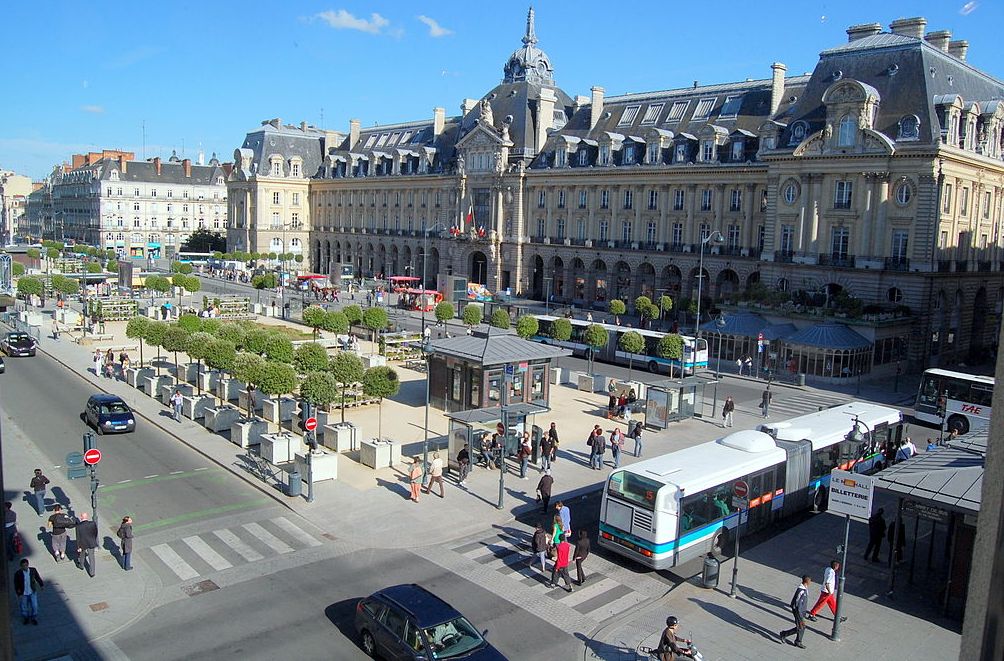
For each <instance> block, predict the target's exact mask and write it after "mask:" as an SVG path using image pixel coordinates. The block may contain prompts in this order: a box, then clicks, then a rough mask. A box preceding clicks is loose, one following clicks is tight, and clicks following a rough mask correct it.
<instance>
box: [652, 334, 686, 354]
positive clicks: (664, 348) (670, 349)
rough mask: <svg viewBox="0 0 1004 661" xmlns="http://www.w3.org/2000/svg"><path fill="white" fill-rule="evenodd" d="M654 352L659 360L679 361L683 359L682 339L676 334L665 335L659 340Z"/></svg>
mask: <svg viewBox="0 0 1004 661" xmlns="http://www.w3.org/2000/svg"><path fill="white" fill-rule="evenodd" d="M656 352H657V353H658V354H659V357H660V358H666V359H669V360H680V359H681V358H683V338H682V337H680V335H679V334H678V333H667V334H666V335H663V336H662V337H661V338H659V344H658V345H657V346H656Z"/></svg>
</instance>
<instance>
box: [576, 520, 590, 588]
mask: <svg viewBox="0 0 1004 661" xmlns="http://www.w3.org/2000/svg"><path fill="white" fill-rule="evenodd" d="M588 556H589V534H588V533H586V531H585V530H580V531H579V539H578V540H577V541H576V542H575V554H574V557H575V579H576V581H575V582H576V583H577V584H578V585H582V584H583V583H585V582H586V573H585V572H584V571H582V563H583V561H584V560H585V559H586V558H587V557H588Z"/></svg>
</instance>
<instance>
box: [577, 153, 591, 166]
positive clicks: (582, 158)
mask: <svg viewBox="0 0 1004 661" xmlns="http://www.w3.org/2000/svg"><path fill="white" fill-rule="evenodd" d="M579 165H581V166H586V165H589V152H588V151H586V150H585V149H581V150H579Z"/></svg>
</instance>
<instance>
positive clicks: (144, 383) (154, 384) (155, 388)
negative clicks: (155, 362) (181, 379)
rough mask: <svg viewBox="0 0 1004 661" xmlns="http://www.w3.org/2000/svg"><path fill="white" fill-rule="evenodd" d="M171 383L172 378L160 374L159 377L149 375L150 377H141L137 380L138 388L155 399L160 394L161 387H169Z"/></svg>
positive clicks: (172, 381)
mask: <svg viewBox="0 0 1004 661" xmlns="http://www.w3.org/2000/svg"><path fill="white" fill-rule="evenodd" d="M172 383H174V377H170V376H168V375H166V374H161V375H160V376H156V375H154V374H151V375H150V376H145V377H141V378H140V379H139V384H140V385H139V388H140V390H142V391H143V392H145V393H146V394H147V395H149V396H150V397H157V395H158V394H159V393H160V388H161V386H165V385H171V384H172Z"/></svg>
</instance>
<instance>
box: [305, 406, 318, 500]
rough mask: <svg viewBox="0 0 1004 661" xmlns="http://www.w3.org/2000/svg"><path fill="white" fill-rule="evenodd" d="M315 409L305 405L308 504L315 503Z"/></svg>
mask: <svg viewBox="0 0 1004 661" xmlns="http://www.w3.org/2000/svg"><path fill="white" fill-rule="evenodd" d="M313 409H314V407H313V406H311V404H310V402H304V403H303V411H302V413H303V417H304V427H306V431H305V433H304V434H303V440H304V442H305V443H306V444H307V502H308V503H312V502H314V448H315V447H316V445H317V442H316V440H315V439H316V437H315V436H314V430H315V429H317V419H316V418H314V410H313Z"/></svg>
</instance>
